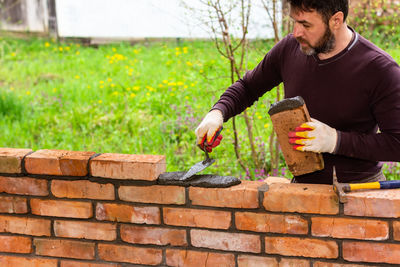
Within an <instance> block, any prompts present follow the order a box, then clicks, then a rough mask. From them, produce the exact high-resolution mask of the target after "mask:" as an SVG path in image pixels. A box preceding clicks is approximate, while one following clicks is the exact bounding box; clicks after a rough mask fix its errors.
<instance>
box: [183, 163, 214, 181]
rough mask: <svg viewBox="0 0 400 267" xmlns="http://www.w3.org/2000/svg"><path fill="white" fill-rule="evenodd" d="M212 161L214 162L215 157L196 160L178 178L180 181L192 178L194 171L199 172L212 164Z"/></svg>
mask: <svg viewBox="0 0 400 267" xmlns="http://www.w3.org/2000/svg"><path fill="white" fill-rule="evenodd" d="M214 162H215V159H210V158H208V159H205V160H203V161H200V162H197V163H196V164H194V165H193V166H192V167H191V168H190V169H189V170H188V172H187V173H185V175H183V176H182V177H181V178H180V179H179V180H180V181H186V180H189V179H190V178H192V176H193V175H195V174H196V173H199V172H201V171H202V170H204V169H205V168H207V167H208V166H210V165H212V164H213V163H214Z"/></svg>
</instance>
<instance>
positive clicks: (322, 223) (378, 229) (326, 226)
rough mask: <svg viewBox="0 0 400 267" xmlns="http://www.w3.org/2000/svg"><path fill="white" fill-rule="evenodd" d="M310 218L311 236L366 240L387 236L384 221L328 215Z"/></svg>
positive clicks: (385, 237) (387, 232)
mask: <svg viewBox="0 0 400 267" xmlns="http://www.w3.org/2000/svg"><path fill="white" fill-rule="evenodd" d="M311 220H312V225H311V232H312V235H313V236H323V237H326V236H327V237H333V238H351V239H367V240H386V239H388V238H389V225H388V223H387V222H384V221H378V220H365V219H348V218H328V217H314V218H311Z"/></svg>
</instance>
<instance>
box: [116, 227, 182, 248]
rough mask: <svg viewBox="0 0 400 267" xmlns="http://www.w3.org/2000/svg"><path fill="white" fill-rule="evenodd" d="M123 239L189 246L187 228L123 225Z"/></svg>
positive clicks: (136, 242)
mask: <svg viewBox="0 0 400 267" xmlns="http://www.w3.org/2000/svg"><path fill="white" fill-rule="evenodd" d="M121 239H122V240H123V241H125V242H128V243H133V244H153V245H161V246H164V245H171V246H187V241H186V230H178V229H170V228H161V227H143V226H134V225H121Z"/></svg>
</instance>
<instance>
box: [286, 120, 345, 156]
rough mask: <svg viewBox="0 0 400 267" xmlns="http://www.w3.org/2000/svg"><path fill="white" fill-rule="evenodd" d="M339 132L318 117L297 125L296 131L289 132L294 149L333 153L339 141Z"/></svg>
mask: <svg viewBox="0 0 400 267" xmlns="http://www.w3.org/2000/svg"><path fill="white" fill-rule="evenodd" d="M337 138H338V137H337V132H336V130H335V129H333V128H331V127H329V126H328V125H326V124H325V123H322V122H320V121H318V120H316V119H311V122H306V123H303V124H301V125H300V126H299V127H296V129H295V130H294V132H289V143H291V144H293V145H294V146H293V149H295V150H299V151H311V152H317V153H324V152H327V153H333V152H334V151H335V148H336V143H337Z"/></svg>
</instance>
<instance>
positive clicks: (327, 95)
mask: <svg viewBox="0 0 400 267" xmlns="http://www.w3.org/2000/svg"><path fill="white" fill-rule="evenodd" d="M289 3H290V7H291V8H290V16H291V18H292V19H293V20H294V29H293V33H292V34H289V35H288V36H286V37H285V38H284V39H282V40H281V41H280V42H279V43H278V44H277V45H275V46H274V47H273V48H272V49H271V50H270V51H269V52H268V53H267V55H266V56H265V57H264V59H263V60H262V61H261V62H260V63H259V64H258V66H257V67H255V68H254V69H253V70H251V71H249V72H247V73H246V74H245V75H244V77H243V78H242V79H239V80H238V81H237V82H235V83H234V84H232V85H231V86H230V87H229V88H228V89H227V90H226V91H225V93H224V94H222V96H221V98H220V99H219V100H218V102H217V103H216V104H215V105H214V107H213V108H212V110H211V111H210V112H209V113H208V114H207V115H206V116H205V118H204V119H203V121H202V122H201V123H200V125H199V126H198V128H197V129H196V131H195V133H196V136H197V142H198V143H200V142H201V140H203V138H207V140H208V142H211V140H212V138H213V136H214V135H215V133H216V132H217V130H218V129H220V128H221V126H222V124H223V122H226V121H227V120H228V119H229V118H231V117H233V116H235V115H237V114H239V113H241V112H242V111H243V110H244V109H246V108H247V107H248V106H251V105H252V104H253V103H254V101H256V100H257V99H258V98H259V97H261V96H262V95H263V94H264V93H265V92H267V91H269V90H271V89H272V88H274V87H275V86H277V85H278V84H279V83H281V82H283V83H284V88H285V98H290V97H295V96H301V97H303V99H304V100H305V103H306V105H307V108H308V110H309V113H310V116H311V117H312V118H313V119H312V122H309V123H307V124H306V125H301V126H302V127H300V125H299V127H298V128H297V129H296V131H295V132H294V133H290V134H289V137H290V142H291V143H292V144H293V147H294V149H298V150H302V151H313V152H319V153H322V155H323V158H324V162H325V168H324V169H323V170H321V171H317V172H313V173H310V174H305V175H301V176H297V177H294V181H295V182H299V183H322V184H331V183H332V167H333V166H336V171H337V176H338V178H339V181H340V182H367V181H368V182H369V181H379V180H385V179H386V178H385V177H384V175H383V174H382V172H381V168H382V163H380V161H400V67H399V66H398V64H397V63H396V62H395V61H394V60H393V59H392V58H391V57H390V56H389V55H388V54H387V53H385V52H384V51H382V50H381V49H379V48H378V47H376V46H375V45H373V44H372V43H370V42H369V41H367V40H366V39H364V38H363V37H362V36H360V35H359V34H357V33H356V32H355V31H354V30H353V29H352V28H350V27H348V26H347V24H346V17H347V14H348V0H325V1H321V0H289ZM266 112H267V111H266ZM378 128H379V130H378Z"/></svg>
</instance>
